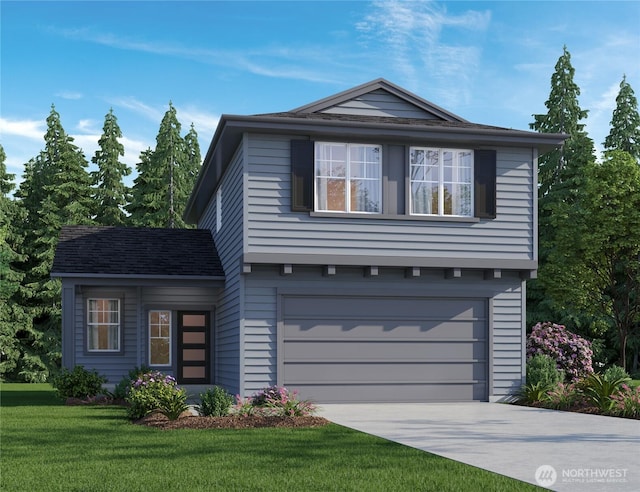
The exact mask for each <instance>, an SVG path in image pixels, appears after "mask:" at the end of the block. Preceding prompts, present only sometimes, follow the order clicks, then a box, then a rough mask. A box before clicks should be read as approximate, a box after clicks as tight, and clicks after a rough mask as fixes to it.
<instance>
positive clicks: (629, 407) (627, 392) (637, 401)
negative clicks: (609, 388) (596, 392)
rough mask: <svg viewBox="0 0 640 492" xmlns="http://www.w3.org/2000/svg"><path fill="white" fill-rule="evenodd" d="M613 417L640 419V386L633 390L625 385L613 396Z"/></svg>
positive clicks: (611, 411) (611, 410)
mask: <svg viewBox="0 0 640 492" xmlns="http://www.w3.org/2000/svg"><path fill="white" fill-rule="evenodd" d="M611 401H612V404H611V409H610V410H609V412H610V413H611V415H616V416H619V417H627V418H632V419H640V386H636V387H635V388H632V387H630V386H628V385H627V384H625V383H622V384H621V385H620V389H618V391H616V392H615V393H614V394H612V395H611Z"/></svg>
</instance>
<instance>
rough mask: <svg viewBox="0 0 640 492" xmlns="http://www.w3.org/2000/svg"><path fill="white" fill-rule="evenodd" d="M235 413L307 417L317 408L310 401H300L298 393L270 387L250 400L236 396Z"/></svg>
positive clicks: (278, 387)
mask: <svg viewBox="0 0 640 492" xmlns="http://www.w3.org/2000/svg"><path fill="white" fill-rule="evenodd" d="M236 399H237V403H236V406H235V413H237V414H239V415H265V416H271V415H274V416H282V417H307V416H310V415H313V414H314V413H315V411H316V406H315V404H314V403H313V402H311V401H309V400H300V399H298V392H297V391H295V390H294V391H292V392H290V391H289V390H288V389H287V388H284V387H280V386H269V387H267V388H265V389H263V390H261V391H259V392H257V393H255V394H254V395H253V396H251V397H249V398H242V397H241V396H240V395H238V396H236Z"/></svg>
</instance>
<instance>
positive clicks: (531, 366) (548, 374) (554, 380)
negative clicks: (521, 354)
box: [527, 354, 564, 386]
mask: <svg viewBox="0 0 640 492" xmlns="http://www.w3.org/2000/svg"><path fill="white" fill-rule="evenodd" d="M563 380H564V372H562V371H561V370H560V369H558V366H557V365H556V361H555V360H554V359H552V358H551V357H550V356H548V355H546V354H536V355H534V356H533V357H531V358H530V359H529V360H527V383H530V384H535V383H542V384H543V385H545V386H555V385H557V384H558V383H560V382H562V381H563Z"/></svg>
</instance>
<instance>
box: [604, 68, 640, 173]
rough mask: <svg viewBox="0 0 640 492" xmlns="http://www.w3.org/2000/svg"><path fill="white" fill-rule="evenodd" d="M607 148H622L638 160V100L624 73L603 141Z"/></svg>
mask: <svg viewBox="0 0 640 492" xmlns="http://www.w3.org/2000/svg"><path fill="white" fill-rule="evenodd" d="M604 147H605V149H607V150H623V151H625V152H628V153H629V154H631V155H632V156H633V157H634V158H635V159H636V161H638V162H640V114H638V100H637V99H636V96H635V94H634V92H633V89H632V88H631V85H629V83H628V82H627V77H626V75H625V76H623V77H622V82H620V91H619V92H618V97H616V108H615V109H614V110H613V117H612V118H611V130H610V132H609V135H608V136H607V138H606V139H605V141H604Z"/></svg>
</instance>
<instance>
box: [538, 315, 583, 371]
mask: <svg viewBox="0 0 640 492" xmlns="http://www.w3.org/2000/svg"><path fill="white" fill-rule="evenodd" d="M537 354H545V355H548V356H550V357H551V358H552V359H553V360H555V361H556V364H557V366H558V368H559V369H561V370H562V371H564V373H565V376H566V377H567V378H568V379H569V380H570V381H577V380H579V379H581V378H583V377H586V376H588V375H589V374H592V373H593V364H592V358H593V351H592V350H591V342H589V341H588V340H586V339H584V338H582V337H581V336H579V335H576V334H575V333H571V332H570V331H569V330H567V329H566V328H565V327H564V326H562V325H557V324H555V323H549V322H545V323H538V324H537V325H535V326H534V327H533V329H532V331H531V334H530V335H529V337H528V338H527V357H533V356H534V355H537Z"/></svg>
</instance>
